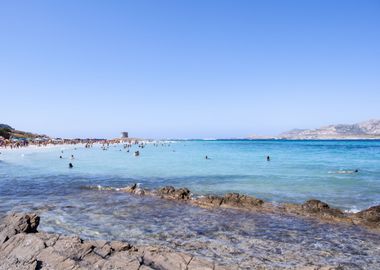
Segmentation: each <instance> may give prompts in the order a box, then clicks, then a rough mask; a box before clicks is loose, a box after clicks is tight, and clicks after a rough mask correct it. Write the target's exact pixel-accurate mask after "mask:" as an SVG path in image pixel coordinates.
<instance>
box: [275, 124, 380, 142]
mask: <svg viewBox="0 0 380 270" xmlns="http://www.w3.org/2000/svg"><path fill="white" fill-rule="evenodd" d="M277 138H280V139H291V140H318V139H322V140H323V139H325V140H326V139H337V140H339V139H341V140H342V139H380V120H369V121H365V122H360V123H356V124H338V125H329V126H325V127H320V128H316V129H293V130H290V131H287V132H284V133H282V134H280V135H279V136H277Z"/></svg>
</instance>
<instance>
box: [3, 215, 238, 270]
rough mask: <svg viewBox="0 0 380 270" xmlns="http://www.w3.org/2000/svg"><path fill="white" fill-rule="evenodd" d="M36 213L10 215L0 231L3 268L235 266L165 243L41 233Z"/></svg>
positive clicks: (182, 267)
mask: <svg viewBox="0 0 380 270" xmlns="http://www.w3.org/2000/svg"><path fill="white" fill-rule="evenodd" d="M38 224H39V217H38V216H37V215H36V214H13V215H10V216H7V217H6V218H5V219H4V220H3V223H2V225H1V226H0V234H1V235H3V233H4V232H5V233H6V234H7V237H6V238H3V242H1V243H0V270H5V269H6V270H9V269H28V270H29V269H131V270H134V269H135V270H138V269H140V270H142V269H145V270H148V269H168V270H170V269H188V270H192V269H193V270H195V269H205V270H206V269H210V270H211V269H220V270H222V269H233V268H230V267H220V266H217V265H215V264H214V263H213V262H209V261H206V260H203V259H199V258H195V257H193V256H190V255H187V254H185V253H182V252H175V251H173V250H169V249H165V248H162V247H152V246H143V247H136V246H133V245H131V244H129V243H126V242H121V241H112V242H107V241H100V240H98V241H85V240H82V239H80V238H79V237H77V236H62V235H58V234H51V233H38V232H37V227H38ZM9 232H12V233H9Z"/></svg>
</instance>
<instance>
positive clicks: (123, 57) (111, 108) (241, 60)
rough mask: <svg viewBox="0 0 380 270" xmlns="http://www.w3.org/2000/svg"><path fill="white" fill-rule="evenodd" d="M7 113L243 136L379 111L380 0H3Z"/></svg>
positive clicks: (39, 128)
mask: <svg viewBox="0 0 380 270" xmlns="http://www.w3.org/2000/svg"><path fill="white" fill-rule="evenodd" d="M0 100H1V102H0V123H1V122H3V123H7V124H10V125H12V126H14V127H15V128H18V129H21V130H28V131H34V132H40V133H46V134H48V135H51V136H64V137H116V136H119V132H120V131H122V130H127V131H129V132H130V134H131V135H133V136H140V137H156V138H162V137H177V138H208V137H239V136H246V135H249V134H277V133H279V132H281V131H285V130H287V129H291V128H295V127H298V128H311V127H318V126H320V125H326V124H330V123H352V122H356V121H362V120H367V119H371V118H380V1H378V0H376V1H366V0H363V1H347V0H342V1H337V0H326V1H322V0H320V1H316V0H310V1H304V0H302V1H283V0H278V1H270V0H262V1H253V0H252V1H251V0H250V1H232V0H231V1H221V0H217V1H211V0H210V1H208V0H198V1H196V0H188V1H177V0H176V1H174V0H173V1H156V0H152V1H144V0H142V1H140V0H139V1H93V0H91V1H90V0H88V1H77V0H75V1H68V0H65V1H1V2H0Z"/></svg>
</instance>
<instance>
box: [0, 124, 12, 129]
mask: <svg viewBox="0 0 380 270" xmlns="http://www.w3.org/2000/svg"><path fill="white" fill-rule="evenodd" d="M0 128H6V129H13V128H12V127H11V126H9V125H6V124H0Z"/></svg>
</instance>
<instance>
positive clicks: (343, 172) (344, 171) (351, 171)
mask: <svg viewBox="0 0 380 270" xmlns="http://www.w3.org/2000/svg"><path fill="white" fill-rule="evenodd" d="M358 172H359V170H358V169H356V170H340V171H336V173H337V174H354V173H358Z"/></svg>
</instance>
